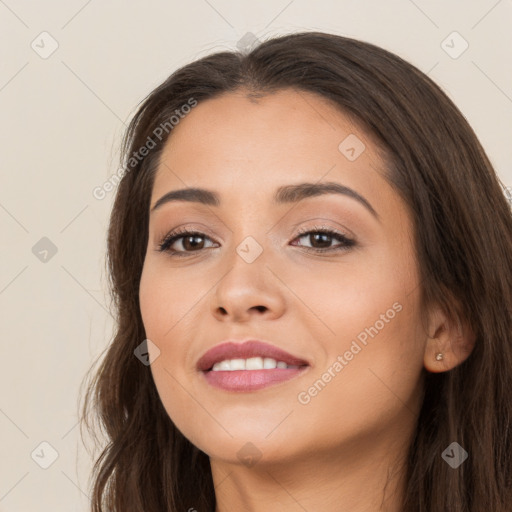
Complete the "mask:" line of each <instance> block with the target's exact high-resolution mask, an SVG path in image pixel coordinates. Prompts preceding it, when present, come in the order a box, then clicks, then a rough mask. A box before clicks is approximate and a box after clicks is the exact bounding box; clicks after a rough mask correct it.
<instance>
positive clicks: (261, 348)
mask: <svg viewBox="0 0 512 512" xmlns="http://www.w3.org/2000/svg"><path fill="white" fill-rule="evenodd" d="M250 357H270V358H272V359H275V360H276V361H283V362H285V363H286V364H287V365H290V366H292V365H293V366H309V363H308V362H307V361H306V360H304V359H301V358H299V357H297V356H294V355H292V354H290V353H288V352H286V351H284V350H282V349H280V348H278V347H276V346H274V345H270V344H269V343H265V342H263V341H259V340H247V341H244V342H243V343H236V342H234V341H226V342H224V343H221V344H220V345H217V346H215V347H213V348H212V349H210V350H208V352H206V353H205V354H204V355H203V356H202V357H201V358H200V359H199V360H198V361H197V365H196V367H197V369H198V370H199V371H203V372H207V371H210V370H211V369H212V367H213V365H214V364H215V363H219V362H221V361H224V360H227V359H228V360H229V359H248V358H250Z"/></svg>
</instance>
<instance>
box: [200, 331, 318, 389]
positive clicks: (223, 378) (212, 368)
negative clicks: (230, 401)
mask: <svg viewBox="0 0 512 512" xmlns="http://www.w3.org/2000/svg"><path fill="white" fill-rule="evenodd" d="M196 366H197V369H198V370H199V371H200V372H201V373H202V374H203V375H204V377H205V379H206V381H207V382H208V383H209V384H210V385H212V386H214V387H217V388H220V389H223V390H226V391H237V392H247V391H256V390H258V389H263V388H265V387H268V386H271V385H274V384H277V383H280V382H284V381H287V380H290V379H292V378H293V377H296V376H298V375H300V374H302V373H304V371H306V370H307V368H308V367H309V366H310V365H309V363H308V362H307V361H306V360H304V359H302V358H299V357H297V356H294V355H292V354H289V353H288V352H285V351H284V350H282V349H280V348H278V347H276V346H274V345H270V344H268V343H264V342H262V341H258V340H248V341H245V342H244V343H235V342H233V341H227V342H225V343H221V344H220V345H217V346H215V347H213V348H212V349H210V350H209V351H208V352H206V353H205V354H204V355H203V356H202V357H201V358H200V359H199V360H198V362H197V365H196Z"/></svg>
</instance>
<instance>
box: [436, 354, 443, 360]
mask: <svg viewBox="0 0 512 512" xmlns="http://www.w3.org/2000/svg"><path fill="white" fill-rule="evenodd" d="M443 357H444V356H443V354H441V352H439V354H436V361H442V360H443Z"/></svg>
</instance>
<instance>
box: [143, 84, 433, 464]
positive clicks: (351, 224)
mask: <svg viewBox="0 0 512 512" xmlns="http://www.w3.org/2000/svg"><path fill="white" fill-rule="evenodd" d="M382 171H383V163H382V161H381V160H380V158H379V156H378V154H377V152H376V147H375V145H374V144H373V142H372V140H371V139H370V138H369V137H368V136H367V134H366V133H365V132H364V131H361V129H360V128H359V127H357V126H355V125H353V124H351V123H350V122H349V120H348V118H347V117H345V116H344V115H342V114H341V113H340V112H339V111H337V110H335V109H334V108H333V107H332V106H331V105H330V104H328V103H327V102H326V100H324V99H323V98H321V97H318V96H316V95H314V94H311V93H305V92H294V91H292V90H283V91H280V92H277V93H275V94H271V95H267V96H264V97H262V98H260V99H257V100H256V101H253V100H250V99H247V97H246V96H245V94H244V93H242V92H239V93H230V94H227V95H224V96H222V97H220V98H217V99H213V100H208V101H205V102H203V103H200V104H199V105H198V106H196V107H195V108H194V109H192V111H191V112H190V113H189V114H188V115H187V116H186V117H185V118H184V119H182V120H181V121H180V122H179V124H178V125H177V126H175V127H174V129H173V131H172V134H171V137H170V139H169V140H168V142H167V145H166V147H165V149H164V152H163V154H162V158H161V161H160V166H159V168H158V171H157V174H156V178H155V183H154V188H153V191H152V196H151V208H153V206H154V205H155V204H156V202H157V201H158V200H159V199H160V198H162V197H163V196H164V195H166V194H168V193H169V192H172V191H177V190H183V189H186V188H189V187H190V188H191V187H194V188H201V189H207V190H208V191H210V192H211V193H212V194H216V195H217V196H218V204H213V203H210V204H205V202H201V201H198V200H197V199H194V200H184V199H181V200H174V201H167V202H162V203H161V204H160V206H159V207H158V208H156V209H155V210H154V211H152V212H151V215H150V222H149V242H148V247H147V253H146V258H145V262H144V268H143V273H142V278H141V283H140V306H141V313H142V318H143V322H144V326H145V330H146V335H147V338H148V339H149V340H151V342H152V344H149V347H150V354H151V357H152V358H154V360H153V362H152V364H151V371H152V375H153V378H154V381H155V384H156V387H157V389H158V393H159V395H160V397H161V400H162V403H163V405H164V407H165V409H166V411H167V413H168V414H169V416H170V418H171V419H172V421H173V422H174V423H175V425H176V426H177V428H178V429H179V430H180V431H181V432H182V433H183V434H184V435H185V436H186V437H187V438H188V439H189V440H190V441H191V442H192V443H193V444H195V445H196V446H197V447H198V448H200V449H201V450H202V451H204V452H205V453H207V454H208V455H209V456H210V457H211V458H212V461H213V460H217V461H224V462H235V463H238V464H240V463H245V464H248V465H250V464H253V463H254V462H255V461H258V462H259V463H260V464H262V463H264V462H274V463H275V462H276V461H278V460H285V459H286V460H288V461H290V460H292V458H293V457H304V455H305V454H319V455H320V454H324V455H325V454H327V453H329V454H332V453H333V451H336V452H338V453H339V452H340V451H343V450H345V453H346V454H349V453H352V454H353V455H354V457H356V456H359V455H360V454H361V450H363V449H367V450H369V449H371V450H373V451H374V453H375V454H376V455H377V454H378V453H379V450H382V453H384V452H385V451H386V449H389V448H390V446H391V445H392V444H393V443H397V444H400V445H403V444H404V442H405V441H404V435H405V433H407V432H409V431H410V430H411V428H412V427H411V425H413V423H414V422H415V419H416V416H415V411H417V409H418V405H419V401H420V392H421V384H422V381H421V370H422V366H423V357H424V350H425V343H426V339H427V338H426V334H425V332H424V331H423V329H422V328H421V322H420V316H419V312H420V311H419V291H420V282H419V280H418V279H419V278H418V269H417V266H416V260H415V254H414V248H413V232H412V225H411V222H410V218H409V216H408V213H407V211H406V208H405V206H404V203H403V202H402V201H401V200H400V198H399V196H398V195H397V194H396V193H395V192H394V191H393V190H392V188H391V187H390V186H389V185H388V183H387V182H386V181H385V179H384V178H383V177H382V175H381V173H382ZM303 183H308V184H311V185H312V186H314V187H320V186H322V185H324V184H327V183H329V184H336V185H338V186H339V187H340V189H339V190H342V189H341V187H346V189H345V190H346V191H348V192H347V193H336V192H334V191H333V190H332V189H331V191H330V192H328V193H320V192H321V191H322V190H321V189H320V191H317V192H316V193H311V194H309V195H308V194H303V193H302V192H304V191H306V189H305V188H304V187H303V188H300V187H299V188H298V189H290V190H289V191H288V193H287V194H284V193H283V190H284V187H297V186H298V185H300V184H303ZM294 190H295V191H294ZM350 190H351V191H354V192H350ZM355 193H357V194H358V195H359V196H360V197H361V198H364V199H361V200H357V199H356V198H355V196H354V194H355ZM276 194H279V195H278V196H276ZM202 197H203V199H204V198H205V197H206V196H205V195H203V196H202ZM275 197H278V198H280V199H281V200H280V201H276V200H275ZM189 199H192V196H189ZM283 199H285V200H283ZM365 202H366V204H364V203H365ZM372 210H373V211H372ZM178 228H179V229H181V230H183V229H185V230H186V231H190V232H193V233H196V234H195V235H192V236H191V235H188V236H187V235H183V234H181V238H177V239H176V240H175V241H174V242H172V243H171V244H167V249H168V250H167V251H160V250H159V244H161V243H162V241H163V239H164V238H165V237H166V235H168V234H169V233H170V232H172V231H174V230H176V229H178ZM319 229H321V230H322V229H323V230H329V231H333V232H334V234H322V233H318V230H319ZM308 232H309V233H308ZM197 233H199V234H197ZM304 233H308V234H304ZM338 234H341V235H343V236H344V237H346V239H349V240H350V241H351V242H348V243H346V242H344V241H343V238H338ZM315 249H316V252H315ZM173 250H174V251H175V252H172V251H173ZM247 339H253V340H254V339H255V340H262V341H265V342H266V343H269V344H271V345H274V346H275V347H277V348H279V349H281V350H284V351H285V352H287V353H288V354H290V355H292V356H295V357H296V358H298V359H300V360H301V364H303V363H307V366H303V367H301V368H299V369H293V368H292V369H290V368H287V369H285V368H275V369H270V368H265V369H254V370H252V369H245V370H242V369H240V370H229V369H228V367H229V368H232V369H233V368H238V366H236V365H237V364H239V362H238V363H236V362H235V363H229V365H228V363H222V364H221V371H220V372H217V371H215V372H214V371H213V370H210V371H209V372H205V371H202V370H200V369H198V368H197V364H198V361H199V360H200V358H201V357H202V356H203V355H204V354H205V353H206V352H207V351H209V350H210V349H212V348H213V347H216V346H217V345H219V344H221V343H223V342H225V341H227V340H232V341H234V342H235V343H241V342H242V341H244V340H247ZM141 341H142V340H141ZM156 347H157V348H156ZM269 354H270V353H261V354H260V355H261V357H262V361H263V358H264V356H266V357H269ZM239 355H240V354H238V356H239ZM230 356H231V357H230ZM249 356H251V357H250V359H251V360H252V362H249V367H250V368H252V367H253V366H251V365H252V364H254V365H256V366H254V368H258V366H257V365H258V364H259V360H258V359H254V358H257V357H258V354H252V353H251V354H249ZM219 357H221V360H225V359H228V360H230V359H240V357H237V354H236V353H234V352H231V353H227V354H221V356H219ZM283 357H284V356H283ZM241 359H249V357H247V358H246V357H242V358H241ZM270 359H272V358H270ZM270 359H268V360H267V364H269V365H270V366H272V365H273V364H272V361H271V360H270ZM275 359H280V357H276V358H275ZM211 362H212V361H210V363H211ZM242 364H244V363H242ZM281 366H282V365H281ZM210 367H211V364H210ZM230 371H234V373H232V374H231V375H229V372H230ZM251 372H254V373H252V374H251ZM265 372H269V373H265ZM214 373H215V375H214ZM249 374H251V375H249ZM271 375H272V378H276V379H277V380H276V381H274V382H273V383H269V376H271ZM219 382H220V384H218V385H214V384H215V383H219ZM222 383H223V384H222ZM251 383H252V384H254V383H256V384H255V385H253V387H251ZM219 386H224V387H219ZM229 386H231V387H229ZM249 443H251V444H249ZM363 443H365V444H363ZM363 447H366V448H363ZM350 450H354V451H352V452H351V451H350ZM251 457H252V460H253V462H248V461H250V460H251Z"/></svg>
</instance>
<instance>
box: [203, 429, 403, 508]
mask: <svg viewBox="0 0 512 512" xmlns="http://www.w3.org/2000/svg"><path fill="white" fill-rule="evenodd" d="M395 434H396V432H395ZM404 434H406V433H405V432H404ZM405 438H409V436H407V435H405ZM403 441H404V437H402V438H401V440H400V442H395V443H394V444H391V445H390V440H389V437H387V436H384V435H382V436H381V437H380V438H378V437H377V436H376V435H375V434H374V435H373V437H372V442H371V443H370V442H369V440H368V438H365V439H360V440H358V441H354V442H352V443H350V446H347V445H344V446H340V447H338V448H337V449H333V447H332V446H331V447H328V448H326V449H325V450H315V451H314V452H313V453H310V454H307V455H304V454H301V456H300V458H297V459H293V460H286V461H283V460H279V461H278V462H272V461H270V462H266V463H260V462H258V463H256V464H255V465H254V466H252V467H246V466H244V465H240V464H234V463H232V462H226V461H220V460H218V459H210V465H211V469H212V476H213V482H214V485H215V493H216V501H217V507H216V510H215V512H229V511H232V510H239V511H243V512H262V511H265V512H292V511H293V512H297V511H304V510H307V511H312V510H318V509H319V508H321V509H322V512H339V511H340V510H343V511H344V512H376V511H380V512H401V500H402V498H403V492H404V485H405V479H404V477H405V473H404V471H405V460H406V450H404V442H403ZM407 446H408V445H407Z"/></svg>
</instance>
